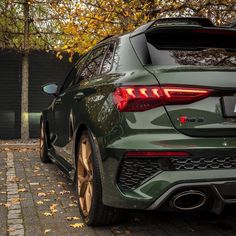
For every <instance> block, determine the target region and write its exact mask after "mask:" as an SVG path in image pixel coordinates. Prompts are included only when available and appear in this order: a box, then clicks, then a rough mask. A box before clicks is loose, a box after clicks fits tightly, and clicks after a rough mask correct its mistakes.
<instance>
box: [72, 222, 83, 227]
mask: <svg viewBox="0 0 236 236" xmlns="http://www.w3.org/2000/svg"><path fill="white" fill-rule="evenodd" d="M70 226H71V227H73V228H82V227H84V223H75V224H70Z"/></svg>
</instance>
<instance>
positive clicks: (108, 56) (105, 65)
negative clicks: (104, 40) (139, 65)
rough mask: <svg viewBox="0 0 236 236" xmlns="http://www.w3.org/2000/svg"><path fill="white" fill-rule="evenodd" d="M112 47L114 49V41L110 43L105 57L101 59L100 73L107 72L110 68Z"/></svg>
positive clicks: (112, 53)
mask: <svg viewBox="0 0 236 236" xmlns="http://www.w3.org/2000/svg"><path fill="white" fill-rule="evenodd" d="M114 49H115V44H114V43H112V44H110V45H109V48H108V50H107V53H106V56H105V59H104V61H103V65H102V69H101V74H105V73H108V72H109V71H110V70H111V69H112V63H113V55H114Z"/></svg>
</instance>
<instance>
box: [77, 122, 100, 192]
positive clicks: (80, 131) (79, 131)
mask: <svg viewBox="0 0 236 236" xmlns="http://www.w3.org/2000/svg"><path fill="white" fill-rule="evenodd" d="M86 130H87V131H88V132H89V133H90V134H91V136H92V138H93V143H94V145H95V147H96V151H97V153H96V157H97V158H98V164H99V172H100V177H101V184H102V189H103V182H104V181H103V176H104V174H103V166H102V158H101V152H100V148H99V144H98V140H97V137H96V136H95V134H94V132H93V131H92V130H91V129H90V128H89V127H88V126H87V125H86V124H85V123H81V124H80V125H79V127H78V128H77V130H76V131H75V133H74V144H73V156H74V167H75V173H74V177H73V178H74V179H73V180H74V181H75V178H76V168H77V166H76V163H77V155H76V153H77V151H78V144H79V141H80V138H81V136H82V134H83V132H84V131H86Z"/></svg>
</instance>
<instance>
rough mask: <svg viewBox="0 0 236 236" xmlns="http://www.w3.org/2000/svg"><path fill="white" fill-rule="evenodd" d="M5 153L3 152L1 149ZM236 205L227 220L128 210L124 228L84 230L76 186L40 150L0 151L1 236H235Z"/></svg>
mask: <svg viewBox="0 0 236 236" xmlns="http://www.w3.org/2000/svg"><path fill="white" fill-rule="evenodd" d="M0 148H1V147H0ZM235 212H236V206H230V207H228V208H226V209H225V211H224V212H223V214H222V215H220V216H216V215H214V214H211V213H195V214H183V213H170V212H164V213H163V212H147V211H127V220H126V222H125V223H124V224H122V225H117V226H110V227H102V228H90V227H86V226H84V225H83V223H82V220H81V218H80V215H79V212H78V208H77V205H76V198H75V195H74V191H73V184H72V183H71V182H70V181H69V180H68V179H67V178H66V177H65V176H64V174H63V173H62V172H61V171H59V170H58V168H57V167H56V166H55V165H53V164H42V163H40V161H39V153H38V151H37V150H36V149H35V148H29V147H28V148H21V149H19V148H14V149H9V148H7V147H5V146H4V148H3V147H2V149H1V151H0V235H1V236H7V235H9V236H11V235H27V236H38V235H57V236H64V235H85V236H87V235H101V236H106V235H145V236H147V235H158V236H159V235H160V236H161V235H214V236H218V235H227V236H228V235H236V213H235Z"/></svg>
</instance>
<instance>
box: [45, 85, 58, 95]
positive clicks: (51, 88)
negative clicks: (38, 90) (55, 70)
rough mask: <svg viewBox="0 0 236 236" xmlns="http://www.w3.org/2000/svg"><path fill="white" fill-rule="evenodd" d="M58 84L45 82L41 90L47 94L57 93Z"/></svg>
mask: <svg viewBox="0 0 236 236" xmlns="http://www.w3.org/2000/svg"><path fill="white" fill-rule="evenodd" d="M57 89H58V85H57V84H55V83H50V84H45V85H43V86H42V91H43V92H44V93H46V94H49V95H56V94H57Z"/></svg>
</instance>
